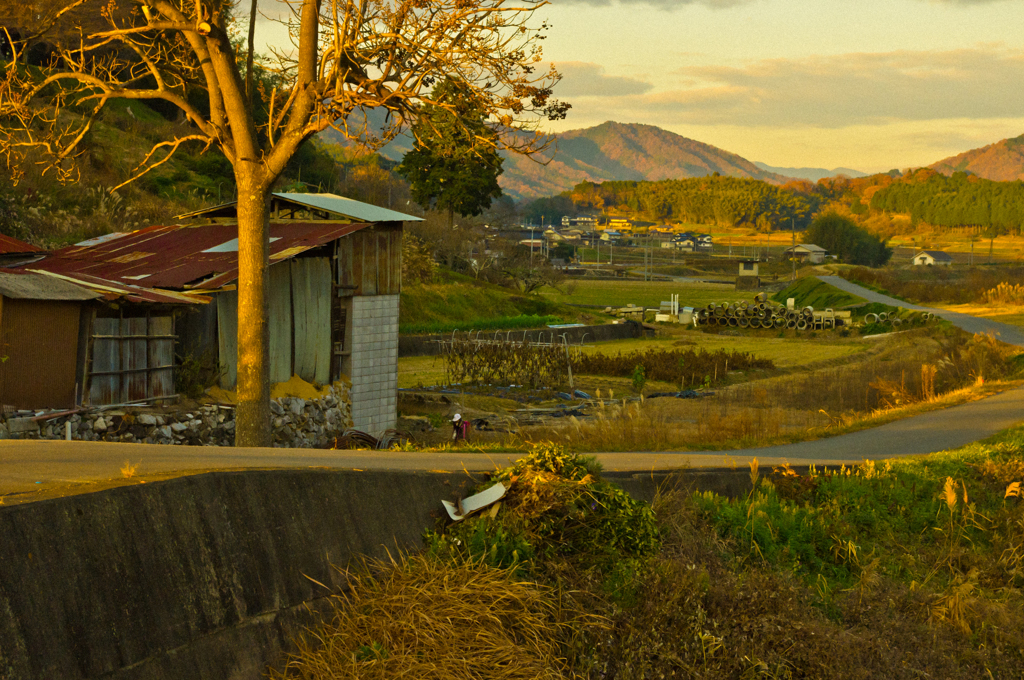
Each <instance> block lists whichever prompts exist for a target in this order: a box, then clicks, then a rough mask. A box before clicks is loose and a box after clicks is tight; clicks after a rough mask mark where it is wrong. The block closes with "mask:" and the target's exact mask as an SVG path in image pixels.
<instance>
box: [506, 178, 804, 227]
mask: <svg viewBox="0 0 1024 680" xmlns="http://www.w3.org/2000/svg"><path fill="white" fill-rule="evenodd" d="M800 189H808V190H807V191H801V190H800ZM820 204H821V196H820V195H819V194H818V193H817V192H816V191H815V190H814V188H813V185H811V184H809V183H806V182H804V183H794V184H793V185H791V186H789V187H780V186H777V185H775V184H768V183H767V182H764V181H761V180H756V179H749V178H739V177H722V176H718V175H712V176H710V177H696V178H690V179H673V180H661V181H660V182H630V181H626V182H603V183H601V184H595V183H593V182H582V183H580V184H578V185H576V187H575V188H573V190H572V191H567V192H564V193H562V194H561V195H559V196H555V197H552V198H546V199H539V200H536V201H533V202H532V203H531V204H529V205H528V206H527V207H526V217H527V219H531V218H533V212H536V213H537V216H539V215H540V214H541V213H543V214H545V215H546V216H547V218H548V219H549V220H551V221H557V220H558V219H560V217H561V216H562V215H563V214H566V215H572V214H577V213H583V214H594V213H598V212H602V211H604V210H606V209H608V210H611V211H613V212H619V213H625V214H629V215H632V216H634V217H638V218H644V219H649V220H656V221H664V220H673V221H682V222H695V223H697V224H708V225H711V224H714V225H719V226H736V225H749V226H752V227H758V228H761V229H773V228H781V227H785V228H787V229H788V228H790V226H793V225H795V226H796V227H797V228H798V229H803V228H806V227H807V225H808V224H809V222H810V218H811V215H812V214H813V213H814V211H815V210H817V208H818V207H819V205H820Z"/></svg>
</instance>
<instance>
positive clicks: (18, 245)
mask: <svg viewBox="0 0 1024 680" xmlns="http://www.w3.org/2000/svg"><path fill="white" fill-rule="evenodd" d="M42 250H43V249H42V248H38V247H36V246H34V245H32V244H31V243H25V242H24V241H19V240H18V239H16V238H13V237H11V236H5V235H4V234H0V255H6V254H8V253H39V252H42Z"/></svg>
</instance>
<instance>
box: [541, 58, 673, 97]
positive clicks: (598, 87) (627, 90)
mask: <svg viewBox="0 0 1024 680" xmlns="http://www.w3.org/2000/svg"><path fill="white" fill-rule="evenodd" d="M555 67H556V68H557V69H558V72H559V73H561V74H562V80H561V81H560V82H559V83H558V85H556V86H555V93H556V94H557V95H558V96H559V97H624V96H628V95H639V94H644V93H646V92H650V91H651V90H652V89H654V86H653V85H652V84H650V83H648V82H646V81H643V80H639V79H637V78H629V77H624V76H607V75H605V73H604V67H603V66H601V65H599V64H592V63H589V62H583V61H563V62H559V63H557V64H555Z"/></svg>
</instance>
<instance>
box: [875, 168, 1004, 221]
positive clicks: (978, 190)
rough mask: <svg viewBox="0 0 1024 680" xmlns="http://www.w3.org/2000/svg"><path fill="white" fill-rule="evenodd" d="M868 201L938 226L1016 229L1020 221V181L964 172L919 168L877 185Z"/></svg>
mask: <svg viewBox="0 0 1024 680" xmlns="http://www.w3.org/2000/svg"><path fill="white" fill-rule="evenodd" d="M870 205H871V208H872V209H874V210H884V211H887V212H891V213H906V214H909V215H911V216H912V217H913V218H915V219H917V220H920V221H923V222H927V223H928V224H934V225H936V226H939V227H960V226H978V227H982V228H985V229H987V230H991V231H993V232H996V233H1005V232H1019V231H1020V229H1021V225H1024V182H1020V181H1015V182H994V181H992V180H987V179H982V178H980V177H976V176H973V175H968V174H967V173H965V172H957V173H954V174H953V175H952V176H951V177H946V176H945V175H942V174H940V173H938V172H935V171H934V170H927V169H923V170H917V171H916V172H914V173H912V174H911V175H908V176H906V177H904V178H902V180H901V181H896V182H893V183H892V184H890V185H889V186H887V187H884V188H881V189H879V190H878V191H877V192H876V193H875V194H874V195H873V196H872V197H871V203H870Z"/></svg>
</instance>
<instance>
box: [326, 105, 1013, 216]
mask: <svg viewBox="0 0 1024 680" xmlns="http://www.w3.org/2000/svg"><path fill="white" fill-rule="evenodd" d="M370 118H371V120H373V119H374V116H373V115H371V116H370ZM321 134H322V136H323V137H324V138H325V139H326V140H327V141H330V142H335V143H341V142H342V141H343V140H342V139H341V138H340V135H337V133H333V132H332V131H330V130H328V131H326V132H325V133H321ZM551 139H552V142H551V145H550V147H549V148H548V149H547V150H545V151H544V152H543V153H542V154H540V156H539V157H538V158H526V157H524V156H520V155H517V154H507V155H506V158H505V164H504V168H505V171H504V173H503V174H502V176H501V177H500V178H499V183H500V184H501V188H502V190H503V191H504V192H505V194H507V195H509V196H511V197H512V198H514V199H516V200H521V199H533V198H538V197H542V196H553V195H556V194H559V193H561V192H563V191H567V190H569V189H571V188H572V187H574V186H575V185H577V184H579V183H580V182H584V181H591V182H606V181H614V180H635V181H642V180H649V181H657V180H662V179H684V178H688V177H703V176H705V175H710V174H713V173H716V172H717V173H719V174H722V175H727V176H730V177H750V178H753V179H760V180H764V181H767V182H772V183H775V184H784V183H786V182H788V181H791V180H793V179H805V180H809V181H811V182H817V181H818V180H819V179H821V178H823V177H832V176H835V175H846V176H848V177H853V178H855V177H865V176H867V174H866V173H863V172H860V171H858V170H854V169H852V168H842V167H841V168H833V169H831V170H829V169H827V168H789V167H777V166H772V165H768V164H766V163H760V162H751V161H748V160H747V159H745V158H743V157H741V156H739V155H737V154H734V153H731V152H729V151H725V150H723V149H719V148H718V147H715V146H712V145H710V144H705V143H703V142H698V141H696V140H693V139H688V138H687V137H683V136H682V135H677V134H675V133H673V132H669V131H668V130H663V129H662V128H659V127H656V126H653V125H643V124H638V123H616V122H612V121H608V122H606V123H602V124H601V125H597V126H595V127H590V128H584V129H580V130H569V131H566V132H560V133H557V134H554V135H552V136H551ZM411 147H412V139H411V137H410V136H409V135H408V134H405V135H401V136H399V137H398V138H397V139H395V140H394V141H392V142H390V143H389V144H387V145H386V146H384V147H383V148H382V149H381V150H380V151H379V153H380V154H381V155H382V156H384V157H385V158H388V159H390V160H394V161H400V160H401V159H402V156H403V155H404V154H405V153H406V152H407V151H408V150H409V149H410V148H411ZM929 167H931V168H933V169H935V170H937V171H939V172H941V173H943V174H947V175H949V174H952V173H953V172H957V171H966V172H970V173H972V174H975V175H977V176H979V177H982V178H985V179H991V180H996V181H1012V180H1017V179H1024V135H1021V136H1020V137H1014V138H1012V139H1004V140H1002V141H1000V142H996V143H995V144H989V145H988V146H985V147H982V148H980V149H973V150H971V151H965V152H964V153H961V154H959V155H956V156H952V157H950V158H946V159H943V160H941V161H938V162H937V163H934V164H932V165H931V166H929Z"/></svg>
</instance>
